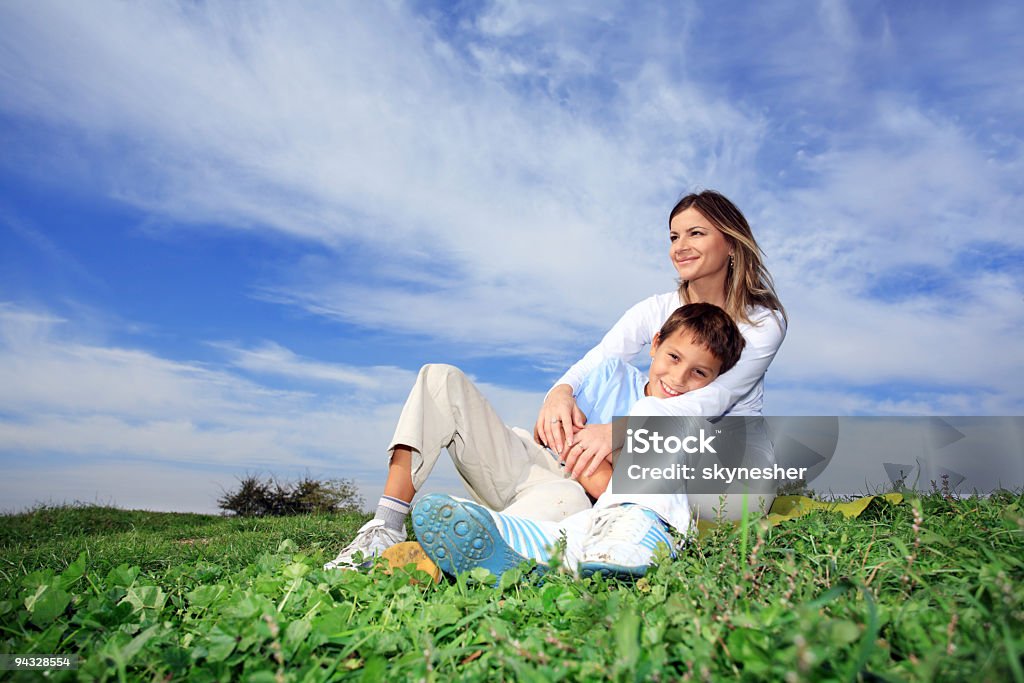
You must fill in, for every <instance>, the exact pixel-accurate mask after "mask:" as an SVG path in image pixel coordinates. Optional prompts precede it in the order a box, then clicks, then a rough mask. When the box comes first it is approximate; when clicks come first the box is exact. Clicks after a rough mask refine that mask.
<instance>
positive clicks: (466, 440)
mask: <svg viewBox="0 0 1024 683" xmlns="http://www.w3.org/2000/svg"><path fill="white" fill-rule="evenodd" d="M742 348H743V337H742V336H741V335H740V332H739V330H738V329H737V328H736V325H735V323H733V321H732V320H731V318H729V317H728V315H727V314H726V313H725V312H724V311H722V310H721V309H720V308H718V307H717V306H713V305H710V304H690V305H687V306H683V307H681V308H679V309H678V310H677V311H675V312H674V313H673V314H672V316H670V317H669V319H668V320H667V321H666V322H665V325H664V326H663V327H662V330H661V332H660V333H659V334H658V335H657V336H656V337H655V340H654V343H653V344H652V348H651V356H652V359H653V360H652V363H651V369H650V371H649V373H648V375H647V376H645V375H643V373H641V372H640V371H639V370H637V369H636V368H635V367H633V366H631V365H628V364H626V363H623V362H622V361H607V362H605V363H604V364H602V365H601V366H599V367H598V368H596V369H595V370H594V371H593V372H591V373H590V375H588V377H587V378H586V380H585V381H584V383H583V385H582V386H581V387H580V390H579V392H578V395H577V403H578V405H579V406H580V409H581V410H582V411H583V412H584V414H585V415H586V416H587V424H588V426H587V427H585V428H584V429H583V430H581V432H582V436H581V437H580V438H585V439H586V441H587V443H588V444H590V445H600V448H596V449H594V448H590V449H587V450H588V453H589V454H591V455H592V454H593V453H595V452H600V453H604V454H607V455H610V454H611V438H612V437H611V425H610V422H611V419H612V417H613V416H615V415H624V414H627V413H628V411H629V407H630V406H631V405H632V404H633V403H635V402H636V401H637V400H639V399H640V398H643V397H644V396H653V397H657V398H666V397H669V396H674V395H678V394H679V393H683V392H686V391H692V390H694V389H697V388H700V387H702V386H705V385H707V384H708V383H710V382H711V381H712V380H713V379H714V378H715V377H717V376H718V375H719V374H720V373H722V372H725V371H726V370H728V369H729V368H731V367H732V366H733V365H734V364H735V363H736V361H737V360H738V359H739V355H740V352H741V351H742ZM442 448H444V449H447V450H448V452H449V455H451V457H452V460H453V461H454V463H455V466H456V469H457V471H458V472H459V475H460V477H461V478H462V480H463V483H464V484H465V485H466V488H467V489H468V490H469V492H470V494H471V495H472V497H473V498H474V499H475V500H476V501H477V503H478V504H474V503H470V502H468V501H465V502H462V501H458V500H456V499H453V498H449V497H445V498H447V499H448V500H449V501H450V502H451V505H447V504H446V505H445V506H444V511H437V510H434V508H433V507H432V505H433V503H431V504H430V505H427V504H426V503H427V500H428V499H431V500H433V501H434V503H436V502H437V500H436V497H434V496H428V497H426V498H425V499H424V501H423V504H421V506H418V507H417V515H416V516H415V517H414V520H413V523H414V526H415V527H416V528H417V537H418V539H419V540H420V543H421V545H423V546H424V548H425V549H427V552H428V554H430V553H431V551H433V552H434V553H435V554H436V555H438V557H434V555H431V557H432V559H434V560H435V562H437V563H438V565H439V566H441V567H442V569H446V567H447V569H446V571H447V570H449V569H450V570H454V571H461V570H462V569H465V568H469V566H475V565H469V564H466V563H468V562H471V561H473V558H477V556H478V555H479V553H477V552H471V553H468V554H466V555H465V558H463V559H464V560H465V562H462V564H450V563H447V562H446V561H445V560H444V558H445V557H446V556H449V557H450V553H451V550H452V549H446V546H447V545H448V544H449V542H450V540H451V539H449V536H452V539H454V538H455V537H459V536H461V534H462V532H463V531H465V530H466V529H467V528H468V526H469V525H471V524H472V522H471V520H470V517H472V518H474V519H477V518H478V519H479V520H481V521H482V520H484V518H485V517H486V518H487V519H488V520H490V519H491V518H490V517H489V515H490V512H489V510H501V511H502V513H501V514H502V516H501V517H500V519H498V521H499V522H500V523H501V524H503V525H504V526H503V527H502V528H505V529H506V531H508V530H509V529H513V528H514V529H515V530H516V531H515V533H514V534H513V535H514V536H515V538H512V537H511V536H510V537H509V539H510V540H512V541H513V542H512V544H511V546H509V545H508V544H505V545H506V546H507V547H508V549H510V550H511V552H513V553H516V554H517V556H518V560H517V561H515V562H514V563H513V564H511V565H510V566H516V565H517V564H518V563H519V562H520V561H522V559H524V556H525V555H524V553H523V552H520V551H526V555H529V556H532V557H535V558H537V559H538V560H540V559H543V557H546V555H545V552H546V551H545V545H546V544H545V543H542V542H541V540H542V539H543V538H545V537H546V535H547V534H548V533H549V532H551V530H552V529H557V526H558V523H560V522H564V521H565V520H567V519H570V518H573V517H574V516H575V515H576V514H577V513H580V512H584V511H590V510H591V497H592V498H598V497H599V496H601V494H602V493H603V492H604V491H605V489H606V487H607V485H608V480H609V478H610V476H611V464H610V462H608V461H607V460H605V461H603V462H600V463H599V464H597V465H596V466H595V463H593V462H591V463H590V468H589V469H591V470H596V471H593V475H592V476H586V475H584V476H580V477H579V480H578V481H577V480H576V479H575V478H570V477H567V476H566V474H567V473H566V472H565V471H563V469H562V467H561V465H560V464H559V463H558V462H557V460H556V459H555V457H553V455H552V454H551V452H550V451H547V450H546V449H544V448H542V447H541V446H539V445H537V444H536V443H535V442H534V440H533V439H532V438H531V435H530V434H528V433H526V432H524V431H523V430H519V429H513V428H509V427H506V426H505V425H504V424H503V423H502V422H501V420H500V419H499V418H498V416H497V414H496V413H495V412H494V410H493V408H491V406H490V404H489V403H488V402H487V401H486V399H484V398H483V396H482V395H481V394H480V393H479V391H478V390H477V389H476V387H475V386H474V385H473V384H472V382H470V381H469V380H468V379H467V378H466V377H465V375H464V374H462V373H461V371H459V370H458V369H457V368H452V367H451V366H440V365H428V366H424V368H423V369H421V371H420V375H419V377H418V378H417V381H416V385H415V386H414V387H413V390H412V391H411V392H410V395H409V398H408V400H407V401H406V404H405V407H404V408H403V410H402V416H401V418H400V419H399V424H398V427H397V428H396V430H395V436H394V437H393V439H392V442H391V446H390V447H389V450H390V451H391V452H392V455H391V462H390V467H389V473H388V481H387V484H386V485H385V488H384V496H383V497H382V498H381V500H380V502H379V503H378V509H377V514H376V516H375V517H374V519H373V520H371V521H370V522H368V523H367V524H366V525H364V526H363V528H362V529H360V530H359V533H358V534H357V536H356V538H355V540H353V542H352V543H351V544H349V545H348V546H347V547H346V548H345V549H344V550H342V552H341V553H340V554H339V555H338V557H337V558H336V559H335V560H334V561H333V562H330V563H328V564H327V565H325V568H326V569H332V568H353V567H355V566H356V560H357V558H358V557H360V556H361V557H362V559H363V560H364V562H363V564H364V565H365V564H366V562H365V560H366V559H367V558H370V557H372V556H373V555H377V554H380V553H381V552H383V551H384V550H385V549H386V548H387V547H390V546H391V545H394V544H396V543H399V542H401V541H404V540H405V518H406V515H407V514H408V511H409V503H410V501H411V500H412V498H413V496H414V495H415V492H416V490H418V489H419V488H420V487H421V486H422V484H423V482H424V481H425V479H426V477H427V476H428V475H429V473H430V471H431V469H432V468H433V465H434V463H435V462H436V460H437V457H438V454H439V453H440V451H441V449H442ZM578 456H579V453H573V452H572V451H570V453H569V455H568V457H569V458H570V460H569V462H570V465H571V464H573V461H574V460H576V458H577V457H578ZM585 464H586V463H585V462H583V463H576V468H575V470H576V472H577V473H578V472H579V471H580V470H581V469H582V466H583V465H585ZM588 494H589V496H590V497H588ZM452 506H455V507H452ZM460 506H462V507H460ZM467 506H472V510H473V512H472V514H470V513H467V512H466V510H469V509H470V507H467ZM456 507H457V508H458V509H459V511H460V512H459V514H458V516H459V520H456V521H461V522H463V523H462V524H456V523H455V522H452V524H450V525H449V524H447V522H448V521H450V520H449V519H448V517H447V516H446V515H447V514H449V513H454V511H455V508H456ZM431 511H433V512H436V514H437V519H434V520H433V521H431V522H430V523H429V524H427V517H428V516H430V515H428V513H431ZM431 514H432V513H431ZM495 514H497V513H495ZM652 514H653V513H652ZM467 515H468V516H467ZM464 517H465V519H463V518H464ZM655 518H656V517H655ZM595 519H599V520H600V519H604V515H598V516H597V517H595ZM421 521H422V522H423V524H420V522H421ZM506 523H507V524H506ZM545 524H550V525H554V526H553V527H549V526H545ZM424 525H426V526H424ZM508 525H511V526H508ZM427 526H429V528H427ZM491 526H492V527H493V528H491V529H488V532H489V533H492V532H493V533H492V536H494V534H496V533H497V527H495V526H494V524H493V521H492V522H491ZM421 527H423V528H422V529H421ZM449 527H450V528H449ZM478 531H479V530H478ZM510 533H511V532H510ZM612 536H613V537H614V534H613V535H612ZM665 538H667V536H665ZM492 541H498V542H499V543H503V541H501V537H500V534H497V536H494V538H493V539H492ZM451 542H454V541H451ZM474 542H475V543H476V544H477V545H480V544H481V543H483V544H485V545H486V544H487V542H485V541H480V540H478V539H474V540H473V541H470V542H469V543H470V545H472V544H473V543H474ZM524 544H525V545H524ZM463 545H464V544H463ZM467 548H469V546H467ZM469 549H471V550H474V551H475V550H479V549H478V548H469ZM509 557H510V560H509V561H511V560H512V559H514V558H512V556H509ZM462 565H466V566H462ZM488 568H491V567H488ZM506 568H509V567H506ZM492 571H493V569H492ZM496 573H500V572H496Z"/></svg>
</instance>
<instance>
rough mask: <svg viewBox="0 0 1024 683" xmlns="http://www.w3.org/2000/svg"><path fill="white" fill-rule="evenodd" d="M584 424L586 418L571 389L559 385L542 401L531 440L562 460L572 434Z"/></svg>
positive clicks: (564, 385)
mask: <svg viewBox="0 0 1024 683" xmlns="http://www.w3.org/2000/svg"><path fill="white" fill-rule="evenodd" d="M586 423H587V417H586V415H584V414H583V411H582V410H580V409H579V406H577V405H576V399H575V398H573V395H572V387H570V386H569V385H568V384H559V385H558V386H557V387H555V388H554V389H552V390H551V393H549V394H548V397H547V398H546V399H544V405H542V406H541V408H540V414H539V415H537V424H536V425H534V428H533V438H534V440H535V441H536V442H537V443H539V444H541V445H542V446H547V447H548V448H551V449H553V450H554V451H555V452H556V453H558V454H559V455H560V456H562V458H563V460H564V458H565V451H566V450H567V449H568V447H569V444H570V442H571V441H572V436H573V432H575V431H576V430H577V429H580V428H581V427H583V425H585V424H586Z"/></svg>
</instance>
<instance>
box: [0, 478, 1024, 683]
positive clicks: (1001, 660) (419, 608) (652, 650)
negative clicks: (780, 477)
mask: <svg viewBox="0 0 1024 683" xmlns="http://www.w3.org/2000/svg"><path fill="white" fill-rule="evenodd" d="M915 520H916V521H915ZM363 521H364V517H360V516H333V517H332V516H322V517H298V518H283V519H259V520H241V519H231V518H223V517H213V516H205V515H182V514H170V513H148V512H138V511H123V510H116V509H112V508H103V507H67V508H49V507H48V508H41V509H38V510H35V511H32V512H30V513H26V514H22V515H14V516H7V517H4V518H3V524H2V529H0V624H2V626H0V628H2V638H3V641H4V642H3V645H2V648H3V651H4V652H9V653H26V654H33V653H34V654H49V653H61V654H72V653H78V654H79V655H81V657H82V660H83V663H82V666H81V668H80V669H79V670H78V671H77V672H53V673H52V674H51V676H50V678H51V679H53V680H75V679H82V680H198V681H204V680H210V681H213V680H223V681H231V680H252V681H264V680H265V681H275V680H288V681H291V680H294V681H321V680H379V679H381V678H383V677H385V676H386V677H387V678H388V679H396V680H403V679H425V680H449V679H451V678H453V677H458V678H463V679H470V680H495V679H510V678H512V679H524V680H538V681H540V680H544V681H547V680H552V679H561V678H570V679H584V680H606V679H607V680H637V679H643V680H680V679H688V680H689V679H694V680H722V679H736V678H741V679H744V680H789V681H802V680H837V681H853V680H858V679H859V680H892V681H898V680H909V681H915V680H920V681H931V680H949V681H959V680H965V679H971V680H1016V681H1024V667H1022V659H1021V656H1022V654H1024V628H1022V625H1024V588H1022V583H1021V579H1022V578H1024V566H1022V560H1021V558H1022V557H1024V496H1022V495H1021V494H1002V495H1000V496H996V497H993V498H990V499H979V498H968V499H956V498H952V497H950V496H948V495H945V496H944V495H943V494H942V493H941V492H937V493H934V494H931V495H928V496H925V497H923V498H920V499H916V498H915V499H910V500H909V501H908V502H907V503H905V504H903V505H890V504H888V503H885V502H883V501H875V502H873V503H872V505H871V506H870V507H869V508H868V509H867V510H866V511H865V512H864V514H862V515H861V517H860V518H857V519H846V518H844V517H842V516H841V515H838V514H836V513H813V514H810V515H808V516H806V517H802V518H799V519H796V520H792V521H789V522H786V523H784V524H782V525H780V526H778V527H774V528H771V527H767V525H765V524H762V523H754V524H751V525H748V526H747V527H740V528H732V527H726V526H723V527H720V528H719V529H717V530H716V531H714V532H713V533H712V534H710V535H709V536H707V537H705V538H703V539H701V540H700V541H699V542H692V543H690V544H689V545H688V547H687V548H686V549H685V550H684V551H683V552H682V553H681V554H680V556H679V557H678V558H677V559H676V560H674V561H667V560H666V561H663V562H661V563H660V564H659V565H658V566H657V567H656V568H655V569H654V570H652V572H651V573H650V574H649V575H648V576H647V577H645V578H644V579H641V580H640V581H638V582H636V583H619V582H616V581H604V580H601V579H599V578H598V579H586V580H577V579H574V578H573V577H571V576H568V575H564V574H548V575H547V576H546V577H545V579H544V580H543V582H541V583H537V582H536V581H533V580H531V578H530V577H529V576H528V575H524V574H523V572H521V571H518V570H517V571H515V572H511V573H509V574H506V575H505V577H503V579H502V581H501V584H500V586H499V587H497V588H493V587H490V586H489V585H488V583H489V581H488V578H487V577H485V576H476V577H473V576H463V577H460V578H459V580H458V581H456V582H453V583H448V582H445V583H442V584H439V585H431V584H429V583H427V582H425V581H422V582H420V583H410V578H419V579H421V580H423V579H426V576H425V575H424V574H421V573H412V574H409V573H406V572H403V571H399V572H397V573H396V574H395V575H390V576H389V575H386V574H384V573H383V572H380V571H374V572H372V573H356V572H324V571H322V570H321V569H320V566H321V564H322V563H323V562H324V561H325V560H327V559H330V558H331V557H333V555H334V553H335V552H336V551H337V549H338V548H339V547H340V545H341V543H342V541H343V540H347V538H348V537H350V536H351V535H352V534H353V532H354V531H355V529H356V528H358V526H359V525H360V524H361V523H362V522H363ZM9 675H10V676H11V677H12V679H13V680H37V679H38V676H39V674H38V673H33V672H17V673H14V674H9Z"/></svg>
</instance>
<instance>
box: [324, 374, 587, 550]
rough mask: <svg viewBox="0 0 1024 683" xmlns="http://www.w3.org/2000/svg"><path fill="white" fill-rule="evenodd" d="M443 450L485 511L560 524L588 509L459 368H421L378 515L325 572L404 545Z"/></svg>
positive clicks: (578, 490)
mask: <svg viewBox="0 0 1024 683" xmlns="http://www.w3.org/2000/svg"><path fill="white" fill-rule="evenodd" d="M441 449H447V450H448V453H449V455H450V456H451V458H452V461H453V462H454V463H455V469H456V471H457V472H458V474H459V477H460V479H461V480H462V482H463V484H465V486H466V488H467V489H468V490H469V493H470V495H471V496H472V497H473V498H474V499H475V500H476V501H477V502H479V503H480V504H482V505H484V506H485V507H487V508H489V509H491V510H505V509H508V510H510V511H511V514H515V515H519V516H522V517H528V518H531V519H535V520H553V521H560V520H562V519H564V518H565V517H568V516H569V515H571V514H573V513H575V512H577V511H579V510H583V509H587V508H589V507H590V499H589V498H588V497H587V494H586V492H585V491H584V490H583V487H582V486H580V484H579V483H578V482H575V481H573V480H571V479H568V478H567V477H566V476H565V475H564V473H563V472H562V470H561V468H560V467H559V465H558V463H556V462H555V460H554V458H553V457H552V456H551V455H550V454H549V453H548V452H547V451H546V450H544V449H543V448H541V447H540V446H538V445H537V444H536V443H534V441H533V438H532V436H531V435H530V434H529V433H528V432H526V431H524V430H521V429H513V428H510V427H507V426H506V425H505V424H504V423H503V422H502V421H501V419H500V418H499V417H498V415H497V413H496V412H495V411H494V408H493V407H491V405H490V403H488V401H487V400H486V399H485V398H484V396H483V395H482V394H481V393H480V391H479V390H478V389H477V388H476V386H474V385H473V383H472V382H471V381H470V380H469V378H468V377H466V375H465V374H464V373H463V372H462V371H461V370H459V369H458V368H455V367H453V366H450V365H425V366H423V368H421V369H420V373H419V376H418V377H417V379H416V384H415V385H414V386H413V388H412V390H411V391H410V392H409V398H408V399H407V400H406V402H405V406H404V408H403V409H402V414H401V417H400V418H399V421H398V426H397V427H396V428H395V434H394V436H393V437H392V439H391V443H390V445H389V447H388V450H389V451H391V458H390V462H389V467H388V479H387V482H386V483H385V487H384V495H383V496H382V497H381V499H380V501H378V504H377V511H376V515H375V517H374V519H372V520H370V521H369V522H367V524H366V525H364V526H363V528H362V529H360V530H359V533H358V534H357V535H356V538H355V539H354V540H353V541H352V543H350V544H349V545H348V546H346V547H345V548H344V549H343V550H342V551H341V553H339V554H338V557H337V558H335V560H334V561H333V562H330V563H328V564H327V565H326V568H335V567H346V566H352V565H353V558H354V557H356V553H362V555H363V556H364V557H368V556H371V555H377V554H380V553H381V552H383V550H384V549H386V548H387V547H389V546H391V545H394V544H395V543H398V542H401V541H404V540H405V520H406V517H407V516H408V514H409V505H410V503H411V501H412V499H413V497H414V496H415V494H416V491H417V490H419V489H420V488H421V487H422V486H423V483H424V482H425V481H426V479H427V477H428V476H429V474H430V472H431V471H432V470H433V468H434V465H435V464H436V463H437V459H438V457H439V456H440V453H441Z"/></svg>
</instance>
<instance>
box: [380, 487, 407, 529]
mask: <svg viewBox="0 0 1024 683" xmlns="http://www.w3.org/2000/svg"><path fill="white" fill-rule="evenodd" d="M408 516H409V504H408V503H406V502H405V501H404V500H399V499H397V498H392V497H391V496H381V497H380V500H378V501H377V513H376V514H375V515H374V516H373V518H374V519H383V520H384V526H385V527H386V528H388V529H393V530H395V531H401V530H402V529H404V528H405V518H406V517H408Z"/></svg>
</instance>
